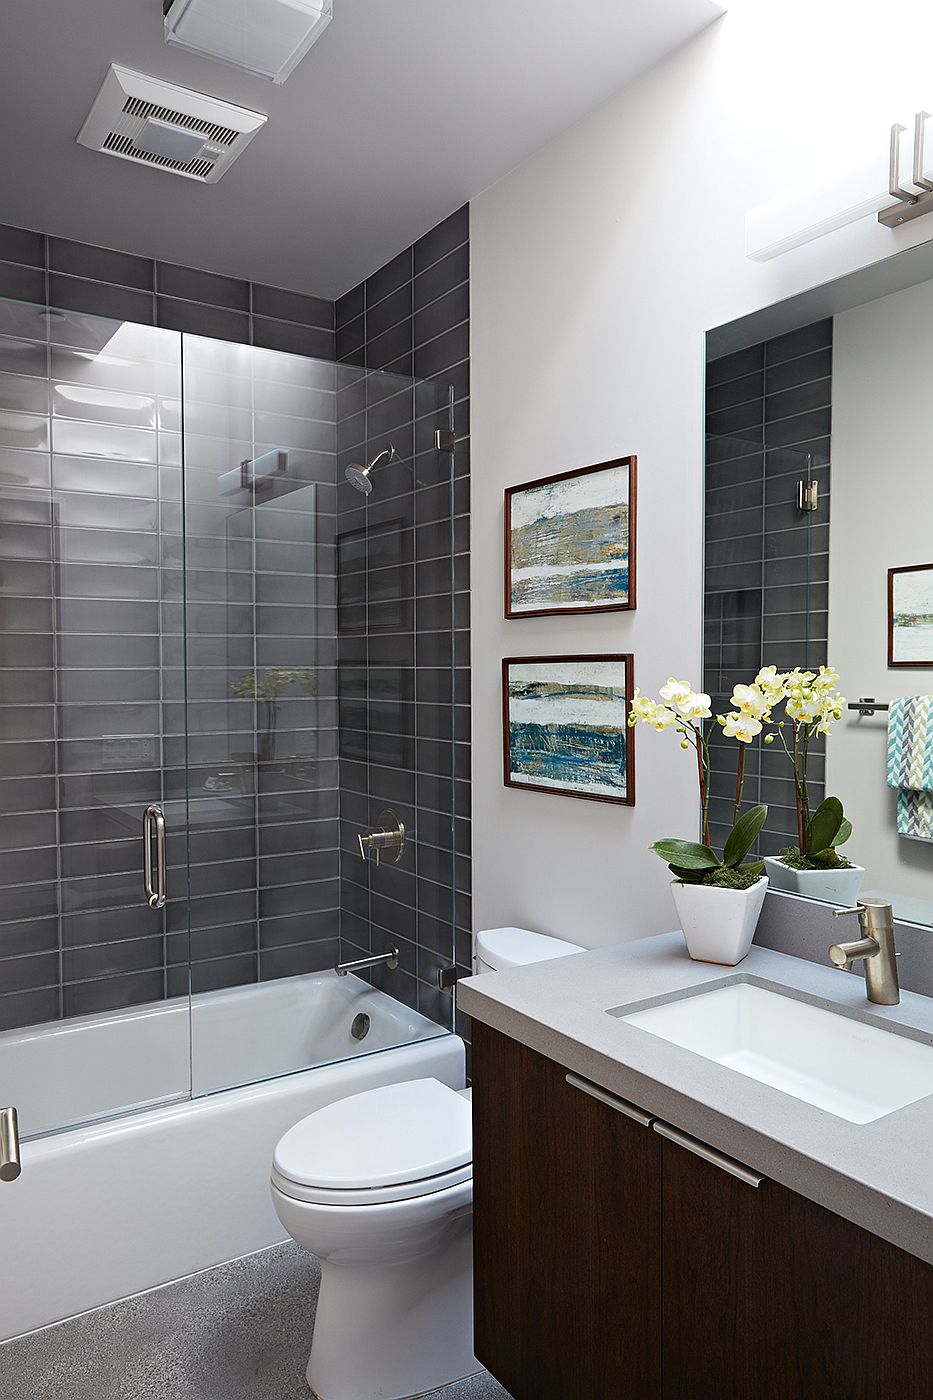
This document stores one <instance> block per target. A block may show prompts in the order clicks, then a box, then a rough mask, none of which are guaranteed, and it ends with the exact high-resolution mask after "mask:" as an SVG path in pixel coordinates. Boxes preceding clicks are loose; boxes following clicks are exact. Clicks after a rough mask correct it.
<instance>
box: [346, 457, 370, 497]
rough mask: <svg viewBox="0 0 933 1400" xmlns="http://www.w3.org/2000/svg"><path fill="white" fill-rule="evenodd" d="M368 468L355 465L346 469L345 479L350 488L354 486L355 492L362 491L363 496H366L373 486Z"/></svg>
mask: <svg viewBox="0 0 933 1400" xmlns="http://www.w3.org/2000/svg"><path fill="white" fill-rule="evenodd" d="M369 472H370V468H369V467H358V466H356V465H354V466H352V467H347V470H346V478H347V481H349V483H350V485H351V486H355V487H356V489H357V491H362V493H363V495H364V496H368V495H369V493H370V491H371V490H372V489H373V484H372V482H371V481H370V479H369Z"/></svg>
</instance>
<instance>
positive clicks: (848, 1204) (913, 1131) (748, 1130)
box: [457, 933, 933, 1264]
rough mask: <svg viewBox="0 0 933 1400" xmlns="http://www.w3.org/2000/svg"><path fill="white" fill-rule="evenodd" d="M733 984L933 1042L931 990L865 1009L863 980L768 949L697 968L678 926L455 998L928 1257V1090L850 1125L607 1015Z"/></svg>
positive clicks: (932, 1200) (505, 975)
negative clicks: (782, 992) (790, 996)
mask: <svg viewBox="0 0 933 1400" xmlns="http://www.w3.org/2000/svg"><path fill="white" fill-rule="evenodd" d="M743 979H749V980H751V981H754V982H757V983H759V984H766V985H770V986H773V987H775V988H778V989H780V988H781V987H786V988H789V989H791V990H792V991H793V992H795V993H797V994H798V995H800V996H801V997H802V998H803V999H805V1000H807V1001H810V1002H811V1003H814V1004H816V1005H819V1006H822V1007H825V1008H826V1009H827V1010H830V1011H836V1012H840V1013H841V1014H843V1015H846V1016H851V1017H854V1018H856V1019H858V1020H861V1021H864V1022H866V1023H868V1024H871V1025H876V1026H881V1027H883V1028H886V1029H890V1030H893V1031H895V1032H896V1033H898V1034H902V1035H906V1036H908V1037H909V1038H910V1039H913V1040H920V1041H922V1042H924V1043H926V1044H933V998H930V997H925V996H918V995H916V994H914V993H911V992H902V993H901V1002H900V1005H898V1006H885V1007H882V1006H873V1005H872V1004H871V1003H870V1002H868V1001H867V999H866V995H865V983H864V979H863V978H862V977H861V976H855V975H853V974H843V973H840V972H839V971H838V970H836V969H834V968H831V967H829V966H826V967H823V966H821V965H819V964H817V963H811V962H807V961H804V960H803V959H801V958H792V957H787V956H785V955H784V954H782V953H775V952H772V951H771V950H769V949H767V948H757V947H753V948H752V950H751V952H750V953H749V955H748V957H747V958H745V960H744V961H743V962H741V963H740V964H739V965H738V967H735V968H729V967H720V966H716V965H713V964H710V963H699V962H693V961H691V959H690V958H689V957H688V955H687V951H686V948H685V946H684V941H683V937H682V935H681V934H679V933H671V934H661V935H659V936H658V937H655V938H646V939H641V940H638V941H637V942H633V943H625V944H621V945H618V946H616V947H612V948H600V949H596V950H594V951H592V952H587V953H577V954H574V955H573V956H571V957H568V958H559V959H556V960H554V961H551V962H545V963H535V964H532V965H531V966H528V967H518V968H511V969H509V970H507V971H504V972H490V973H484V974H483V975H482V976H480V977H468V978H465V979H463V980H462V981H461V982H459V983H458V984H457V998H458V1005H459V1007H460V1009H461V1010H463V1011H465V1012H467V1013H468V1014H469V1015H470V1016H472V1017H473V1019H474V1020H476V1021H481V1022H483V1023H484V1024H485V1025H488V1026H491V1027H492V1028H493V1029H494V1030H497V1031H501V1032H502V1033H503V1034H504V1035H507V1036H511V1037H512V1039H514V1040H518V1041H520V1042H521V1043H522V1044H524V1045H528V1046H530V1047H531V1049H533V1050H537V1051H538V1052H539V1053H540V1054H542V1055H546V1056H547V1057H548V1058H549V1059H552V1060H555V1061H556V1062H557V1063H558V1064H560V1065H563V1066H564V1067H565V1068H566V1069H568V1070H571V1071H573V1072H574V1073H576V1074H579V1075H582V1076H584V1077H585V1078H587V1079H589V1080H591V1081H592V1082H593V1083H595V1084H598V1085H600V1086H601V1087H602V1088H604V1089H607V1090H609V1091H610V1092H611V1093H613V1094H616V1095H618V1096H619V1097H621V1098H624V1099H628V1100H629V1101H630V1102H631V1103H634V1104H637V1105H638V1106H639V1107H640V1108H643V1109H645V1110H646V1111H647V1112H649V1113H651V1114H654V1115H656V1116H657V1117H659V1118H662V1119H664V1120H665V1121H666V1122H668V1123H671V1124H673V1125H674V1126H675V1127H677V1128H680V1129H682V1130H683V1131H684V1132H686V1133H689V1134H691V1135H692V1136H694V1137H696V1138H699V1139H700V1140H701V1141H702V1142H704V1143H708V1144H709V1145H710V1146H711V1147H714V1148H718V1149H719V1151H720V1152H725V1153H726V1154H727V1155H728V1156H730V1157H733V1158H735V1159H737V1160H738V1161H740V1162H743V1163H745V1164H746V1165H747V1166H749V1167H752V1168H753V1169H755V1170H756V1171H758V1172H761V1173H763V1174H764V1175H765V1176H768V1177H770V1178H772V1180H774V1181H778V1182H780V1183H781V1184H782V1185H784V1186H787V1187H789V1188H790V1189H791V1190H794V1191H798V1192H800V1194H801V1195H803V1196H807V1197H808V1198H809V1199H810V1200H812V1201H816V1202H817V1203H818V1204H820V1205H823V1206H826V1207H827V1208H828V1209H830V1210H832V1211H835V1212H836V1214H837V1215H841V1216H844V1217H845V1218H846V1219H848V1220H851V1221H854V1222H855V1224H857V1225H861V1226H862V1227H863V1228H865V1229H866V1230H870V1231H872V1232H873V1233H874V1234H876V1235H880V1236H881V1237H882V1238H883V1239H886V1240H889V1241H890V1242H891V1243H892V1244H895V1245H899V1246H900V1247H901V1248H902V1249H906V1250H908V1251H909V1252H910V1253H911V1254H914V1255H916V1256H918V1257H919V1258H921V1259H925V1260H926V1261H927V1262H928V1263H930V1264H933V1093H931V1096H930V1097H928V1098H925V1099H920V1100H918V1101H917V1102H915V1103H912V1104H908V1105H907V1106H906V1107H905V1108H901V1109H897V1110H895V1111H894V1112H893V1113H889V1114H886V1115H885V1116H883V1117H881V1118H877V1119H875V1120H874V1121H873V1122H870V1123H850V1122H849V1121H848V1120H847V1119H844V1118H840V1117H837V1116H836V1115H835V1114H833V1113H829V1112H827V1111H825V1110H824V1109H821V1108H816V1107H814V1106H812V1105H811V1104H808V1103H804V1102H802V1101H801V1100H799V1099H796V1098H792V1097H791V1096H790V1095H788V1094H785V1093H783V1092H781V1091H780V1090H778V1089H773V1088H770V1087H769V1086H768V1085H765V1084H761V1083H759V1082H758V1081H757V1080H754V1079H751V1078H749V1077H748V1076H746V1075H744V1074H739V1073H737V1072H736V1071H734V1070H731V1069H728V1068H726V1067H725V1066H723V1065H720V1064H717V1063H716V1062H715V1061H714V1060H710V1059H706V1058H704V1057H703V1056H701V1055H697V1054H695V1053H693V1052H692V1051H690V1050H685V1049H682V1048H681V1047H680V1046H678V1045H674V1044H671V1043H669V1042H668V1041H666V1040H662V1039H660V1038H659V1037H658V1036H654V1035H650V1034H648V1033H647V1032H646V1031H644V1030H642V1029H640V1028H638V1027H636V1026H632V1025H628V1024H627V1023H626V1022H625V1021H622V1020H620V1019H619V1015H618V1014H616V1015H607V1012H608V1011H610V1010H612V1011H616V1012H618V1008H623V1012H622V1014H624V1013H625V1011H629V1010H630V1011H634V1010H636V1009H640V1008H641V1007H643V1006H644V1004H645V1003H651V1002H653V1001H654V1000H655V999H660V1000H666V999H668V998H669V997H671V995H672V994H673V995H677V994H678V993H684V992H687V993H689V992H690V991H691V990H694V989H696V988H699V987H709V986H711V985H715V984H719V983H723V982H734V981H736V980H743ZM861 1069H862V1071H863V1072H864V1073H866V1074H869V1075H870V1074H871V1071H872V1067H871V1065H870V1064H864V1065H862V1066H861Z"/></svg>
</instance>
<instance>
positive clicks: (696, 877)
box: [667, 865, 708, 885]
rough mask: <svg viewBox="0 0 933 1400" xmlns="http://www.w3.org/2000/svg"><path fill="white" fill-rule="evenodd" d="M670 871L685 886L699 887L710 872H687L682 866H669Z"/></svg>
mask: <svg viewBox="0 0 933 1400" xmlns="http://www.w3.org/2000/svg"><path fill="white" fill-rule="evenodd" d="M667 868H668V870H669V871H670V872H671V874H672V875H673V876H674V877H675V879H677V880H682V881H683V883H684V884H685V885H698V884H700V882H701V881H702V879H703V878H704V876H705V875H706V874H708V872H707V871H706V870H685V869H684V868H683V866H680V865H669V866H668V867H667Z"/></svg>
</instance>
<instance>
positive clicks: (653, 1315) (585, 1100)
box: [473, 1024, 661, 1400]
mask: <svg viewBox="0 0 933 1400" xmlns="http://www.w3.org/2000/svg"><path fill="white" fill-rule="evenodd" d="M474 1031H475V1033H476V1034H475V1039H474V1042H473V1083H474V1091H473V1115H474V1116H473V1125H474V1143H473V1191H474V1217H473V1219H474V1252H475V1276H474V1277H475V1284H474V1286H475V1299H476V1302H475V1328H476V1336H475V1349H476V1355H477V1357H478V1358H479V1360H480V1361H482V1362H483V1363H484V1364H485V1365H486V1366H488V1368H489V1370H490V1371H492V1373H493V1375H494V1376H496V1377H497V1378H498V1380H500V1381H501V1383H502V1384H503V1385H504V1386H505V1388H506V1390H508V1391H509V1392H510V1393H511V1394H512V1395H513V1396H515V1397H516V1400H609V1397H616V1396H620V1397H621V1396H629V1395H630V1396H632V1397H636V1396H637V1397H638V1398H639V1400H644V1397H648V1396H654V1395H657V1394H658V1393H659V1392H658V1385H659V1381H660V1374H661V1370H660V1367H661V1355H660V1321H661V1314H660V1308H661V1233H660V1232H661V1178H660V1173H659V1170H658V1166H659V1158H658V1149H659V1147H660V1139H659V1138H658V1137H657V1136H656V1135H655V1134H654V1133H652V1132H650V1131H648V1130H646V1129H645V1128H643V1127H641V1126H639V1125H638V1124H636V1123H634V1122H631V1121H630V1120H629V1119H627V1118H623V1117H621V1116H620V1115H619V1114H618V1113H617V1112H615V1110H614V1109H612V1108H607V1107H606V1106H605V1105H603V1104H601V1103H598V1102H597V1101H596V1100H595V1099H592V1098H590V1097H589V1096H588V1095H587V1094H584V1093H582V1092H581V1091H580V1090H579V1089H574V1088H571V1086H570V1085H569V1084H568V1083H567V1081H566V1070H564V1069H562V1068H561V1067H560V1066H559V1065H556V1064H554V1063H553V1062H552V1061H551V1060H547V1059H544V1058H543V1057H542V1056H541V1055H537V1054H535V1052H534V1051H533V1050H529V1049H527V1048H526V1047H525V1046H523V1045H519V1044H517V1043H516V1042H515V1041H513V1040H509V1039H507V1038H506V1037H505V1036H502V1035H499V1034H497V1032H495V1031H491V1030H489V1029H488V1028H487V1027H485V1026H481V1025H478V1024H474ZM620 1377H623V1378H624V1384H625V1389H621V1390H620V1388H619V1383H620Z"/></svg>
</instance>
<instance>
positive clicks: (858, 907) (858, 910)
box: [833, 904, 865, 919]
mask: <svg viewBox="0 0 933 1400" xmlns="http://www.w3.org/2000/svg"><path fill="white" fill-rule="evenodd" d="M864 912H865V906H864V904H853V906H852V908H851V909H834V910H833V918H834V919H841V918H842V916H843V914H859V915H861V914H863V913H864Z"/></svg>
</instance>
